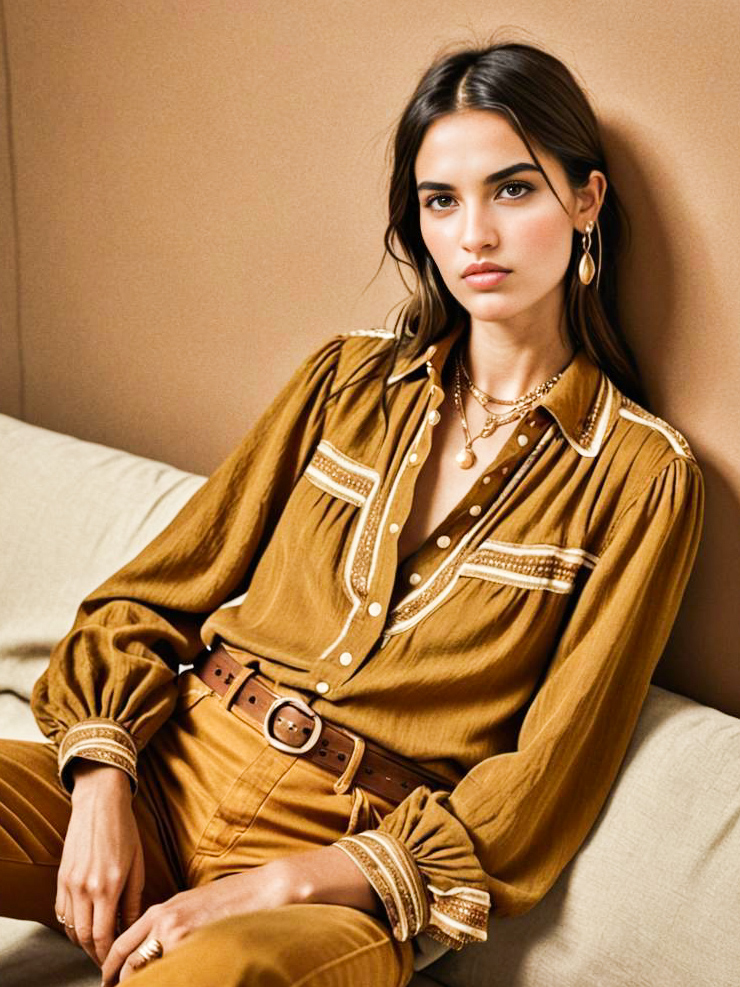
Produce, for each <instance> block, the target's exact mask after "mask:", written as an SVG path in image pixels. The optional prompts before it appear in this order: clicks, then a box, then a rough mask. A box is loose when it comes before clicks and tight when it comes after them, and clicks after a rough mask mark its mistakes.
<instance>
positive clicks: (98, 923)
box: [92, 901, 118, 967]
mask: <svg viewBox="0 0 740 987" xmlns="http://www.w3.org/2000/svg"><path fill="white" fill-rule="evenodd" d="M117 917H118V916H117V904H116V902H111V901H98V902H96V904H95V909H94V912H93V927H92V940H93V949H94V953H95V955H94V956H93V959H94V960H95V962H96V963H97V964H98V966H100V967H102V965H103V963H104V962H105V958H106V956H107V955H108V953H109V952H110V948H111V946H112V945H113V942H114V940H115V938H116V921H117Z"/></svg>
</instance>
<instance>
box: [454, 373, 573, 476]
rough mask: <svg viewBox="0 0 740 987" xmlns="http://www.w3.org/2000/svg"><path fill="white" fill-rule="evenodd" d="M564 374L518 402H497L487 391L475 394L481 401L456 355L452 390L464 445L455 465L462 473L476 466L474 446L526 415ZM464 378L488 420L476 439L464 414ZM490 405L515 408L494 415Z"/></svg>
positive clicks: (560, 374) (517, 400) (520, 398)
mask: <svg viewBox="0 0 740 987" xmlns="http://www.w3.org/2000/svg"><path fill="white" fill-rule="evenodd" d="M562 373H563V372H562V370H561V371H560V372H559V373H557V374H555V375H554V376H552V377H550V378H549V380H546V381H545V382H544V383H542V384H538V385H537V387H535V388H534V389H533V390H531V391H528V392H527V393H526V394H523V395H522V396H521V397H519V398H517V399H516V400H515V401H505V402H504V401H501V402H499V401H497V399H495V398H493V397H491V395H489V394H486V393H485V391H481V390H480V388H476V390H477V391H478V392H479V393H480V395H481V397H482V398H484V399H485V401H482V400H481V398H479V397H478V395H477V394H476V393H475V391H473V387H475V385H474V384H473V382H472V380H470V377H469V376H468V375H467V373H466V372H465V367H464V365H463V362H462V358H461V357H460V354H459V353H458V355H457V360H456V361H455V382H454V388H453V392H452V394H453V398H454V401H455V410H456V411H457V414H458V416H459V418H460V424H461V425H462V430H463V435H464V437H465V445H464V446H463V447H462V449H461V450H460V451H459V452H458V453H457V455H456V456H455V462H456V463H457V465H458V466H459V467H460V469H462V470H469V469H470V468H471V466H474V465H475V463H476V462H477V458H478V457H477V456H476V455H475V453H474V452H473V443H474V442H477V441H478V439H487V438H488V437H489V436H491V435H493V433H494V432H495V431H496V429H497V428H500V427H501V426H502V425H508V424H509V423H510V422H513V421H516V420H517V419H518V418H521V417H522V416H523V415H525V414H526V413H527V412H528V411H529V410H531V408H532V407H533V406H534V404H535V402H536V401H537V399H538V398H540V397H541V396H542V395H543V394H547V392H548V391H549V390H551V389H552V388H553V386H554V385H555V383H556V382H557V381H558V380H559V379H560V377H561V376H562ZM463 374H465V376H466V378H467V381H466V385H467V384H468V383H469V384H470V385H472V387H471V386H466V390H468V391H470V393H471V394H472V395H473V397H474V398H475V399H476V401H478V402H479V404H482V406H483V408H484V409H485V410H486V420H485V422H484V423H483V428H482V429H481V430H480V432H479V433H478V434H477V435H471V434H470V427H469V425H468V418H467V415H466V414H465V405H464V404H463V397H462V388H463ZM489 403H499V404H509V405H515V407H513V408H512V410H511V411H503V412H500V413H498V414H497V413H496V412H494V411H488V409H487V408H486V405H487V404H489Z"/></svg>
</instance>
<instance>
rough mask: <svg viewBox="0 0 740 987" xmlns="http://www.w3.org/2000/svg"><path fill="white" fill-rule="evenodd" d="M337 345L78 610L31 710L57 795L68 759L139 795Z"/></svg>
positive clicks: (300, 454) (320, 355)
mask: <svg viewBox="0 0 740 987" xmlns="http://www.w3.org/2000/svg"><path fill="white" fill-rule="evenodd" d="M342 344H343V340H342V338H341V337H337V338H335V339H332V340H331V341H330V342H328V343H327V344H325V345H324V346H323V347H322V348H321V349H320V350H319V351H318V352H317V353H316V354H314V355H313V356H311V357H310V358H309V359H308V360H306V361H305V362H304V363H303V365H302V366H301V367H300V368H299V369H298V370H297V372H296V373H295V374H294V375H293V377H292V379H291V380H290V381H289V383H288V384H287V385H286V387H285V388H284V389H283V390H282V392H281V393H280V394H279V395H278V397H277V398H276V399H275V401H274V402H273V403H272V405H271V406H270V407H269V408H268V409H267V411H266V412H265V413H264V414H263V415H262V417H261V418H260V420H259V421H258V422H257V424H256V425H255V427H254V428H253V429H252V430H251V432H250V433H249V434H248V435H247V436H246V437H245V438H244V440H243V441H242V442H241V443H240V444H239V446H238V447H237V448H236V449H235V450H234V452H233V453H232V454H231V455H230V456H229V457H228V459H226V461H225V462H224V463H223V464H222V465H221V466H220V467H219V468H218V469H217V470H216V472H215V473H214V474H213V475H212V476H211V477H210V479H209V480H208V481H207V482H206V483H205V484H204V486H203V487H201V488H200V490H198V492H197V493H196V494H195V496H194V497H193V498H192V499H191V500H190V501H189V502H188V503H187V504H186V505H185V507H184V508H183V509H182V510H181V511H180V513H179V514H178V515H177V517H176V518H175V519H174V520H173V521H172V522H171V524H170V525H169V526H168V527H167V528H165V530H164V531H163V532H162V533H161V534H160V535H159V536H158V537H157V538H155V539H154V541H153V542H151V543H150V544H149V545H148V546H147V547H146V548H145V549H144V550H143V551H142V552H141V553H140V554H139V555H138V556H137V557H136V558H135V559H134V560H133V561H131V562H130V563H129V564H127V565H126V566H124V567H123V568H122V569H121V570H120V571H119V572H117V573H116V574H115V575H113V576H112V577H111V578H110V579H108V580H106V582H104V583H103V584H102V586H100V587H99V588H98V589H96V590H95V591H94V592H92V593H91V594H90V595H89V596H88V597H86V599H85V600H84V601H83V603H82V605H81V606H80V609H79V611H78V613H77V617H76V619H75V622H74V625H73V627H72V630H71V631H70V632H69V634H68V635H67V636H66V637H65V638H64V639H63V640H62V641H61V642H60V643H59V644H58V645H57V646H56V648H55V649H54V650H53V652H52V655H51V660H50V663H49V667H48V669H47V671H46V672H45V674H44V675H43V676H42V677H41V678H40V679H39V680H38V682H37V683H36V685H35V687H34V690H33V695H32V699H31V702H32V708H33V712H34V714H35V716H36V720H37V721H38V723H39V726H40V727H41V729H42V731H43V732H44V733H45V734H46V736H47V737H49V738H50V739H51V740H52V741H53V742H54V743H55V744H57V745H58V747H59V774H60V779H61V781H62V783H63V784H64V785H65V786H66V787H68V788H69V787H70V778H69V772H68V771H67V770H66V769H67V768H68V766H69V764H70V762H71V761H72V759H73V758H76V757H84V758H88V759H90V760H94V761H99V762H102V763H107V764H113V765H116V766H117V767H120V768H122V769H123V770H125V771H126V772H127V773H128V775H129V776H130V778H131V780H132V783H133V785H134V786H135V785H136V758H137V753H138V751H139V750H140V749H141V748H142V747H143V746H144V744H146V742H147V741H148V740H149V738H150V737H151V736H152V734H154V732H155V731H156V730H157V728H158V727H159V726H161V724H162V723H163V722H164V721H165V720H166V719H167V717H168V716H169V715H170V714H171V712H172V710H173V707H174V703H175V697H176V692H177V689H176V684H175V679H176V674H177V669H178V665H179V664H180V663H187V662H188V661H189V660H191V659H192V658H193V657H194V656H195V655H196V654H197V653H198V652H199V651H200V650H201V648H202V644H201V640H200V628H201V626H202V624H203V623H204V621H205V620H206V618H207V617H208V616H209V615H210V614H211V613H212V612H213V611H214V610H216V609H217V608H218V607H219V606H220V605H221V604H223V603H224V602H226V601H228V600H229V599H231V598H233V597H234V596H236V595H238V594H239V593H241V592H243V591H244V589H245V588H246V583H247V581H248V579H249V576H250V573H251V571H252V568H253V566H254V565H255V564H256V562H257V560H258V558H259V555H260V552H261V550H262V544H263V540H264V539H265V536H266V533H268V534H269V532H270V530H271V529H272V527H273V526H274V525H275V523H276V522H277V519H278V518H279V516H280V513H281V511H282V509H283V507H284V505H285V503H286V501H287V499H288V497H289V496H290V493H291V490H292V488H293V485H294V483H295V482H296V479H297V478H298V476H299V475H300V472H301V470H302V469H303V467H304V466H305V463H306V461H307V459H308V457H309V456H310V454H311V451H312V448H313V447H314V446H315V444H316V442H317V441H318V437H319V434H320V429H321V424H322V420H323V413H324V405H325V399H326V397H327V396H328V395H329V393H330V392H331V387H332V382H333V380H334V377H335V374H336V367H337V362H338V359H339V354H340V351H341V347H342Z"/></svg>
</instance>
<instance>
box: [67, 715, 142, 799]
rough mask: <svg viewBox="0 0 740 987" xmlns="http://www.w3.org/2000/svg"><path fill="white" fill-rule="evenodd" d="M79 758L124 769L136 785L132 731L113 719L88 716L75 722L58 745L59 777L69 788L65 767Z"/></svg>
mask: <svg viewBox="0 0 740 987" xmlns="http://www.w3.org/2000/svg"><path fill="white" fill-rule="evenodd" d="M76 757H82V758H85V759H86V760H88V761H97V762H99V763H101V764H110V765H112V766H114V767H116V768H120V769H121V770H122V771H125V772H126V774H127V775H128V776H129V778H130V779H131V781H132V783H133V787H134V790H135V789H136V786H137V782H138V779H137V773H136V758H137V752H136V743H135V742H134V739H133V737H132V736H131V734H130V733H129V732H128V730H126V729H125V728H124V727H122V726H121V725H120V724H119V723H116V722H115V721H113V720H104V719H89V720H83V721H82V722H81V723H76V724H75V725H74V726H73V727H71V728H70V729H69V730H68V731H67V733H66V734H65V735H64V739H63V740H62V743H61V745H60V747H59V755H58V770H59V780H60V782H61V784H62V786H63V787H64V788H66V789H67V791H71V790H72V786H71V784H70V779H69V777H68V775H65V768H66V767H67V765H68V764H69V763H70V761H72V760H73V759H74V758H76Z"/></svg>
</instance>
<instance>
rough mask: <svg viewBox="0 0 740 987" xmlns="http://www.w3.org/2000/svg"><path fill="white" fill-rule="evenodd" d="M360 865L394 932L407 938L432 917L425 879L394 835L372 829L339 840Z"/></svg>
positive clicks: (415, 933)
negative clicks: (381, 903)
mask: <svg viewBox="0 0 740 987" xmlns="http://www.w3.org/2000/svg"><path fill="white" fill-rule="evenodd" d="M335 846H338V847H339V848H340V849H341V850H343V851H344V852H345V853H346V854H347V856H349V857H350V858H351V859H352V860H353V861H354V862H355V863H356V864H357V866H358V867H359V868H360V870H361V871H362V873H363V874H364V875H365V877H366V878H367V880H368V881H369V882H370V884H371V885H372V887H373V889H374V891H375V892H376V893H377V895H378V897H379V898H380V900H381V901H382V902H383V907H384V908H385V910H386V914H387V915H388V921H389V923H390V926H391V929H392V931H393V935H394V937H395V938H396V939H398V940H399V941H400V942H405V941H406V940H407V939H411V938H413V937H414V936H416V935H418V934H419V933H420V932H421V931H422V930H423V929H424V927H425V926H426V924H427V923H428V921H429V900H428V898H427V894H426V890H425V888H424V883H423V881H422V879H421V875H420V874H419V871H418V869H417V867H416V864H415V863H414V860H413V858H412V856H411V854H410V853H409V852H408V850H407V849H406V847H405V846H404V845H403V843H401V842H400V841H399V840H397V839H396V838H395V837H394V836H390V834H388V833H381V832H379V831H378V830H368V831H366V832H364V833H356V834H354V835H353V836H343V837H342V838H341V839H340V840H338V841H337V843H335Z"/></svg>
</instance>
